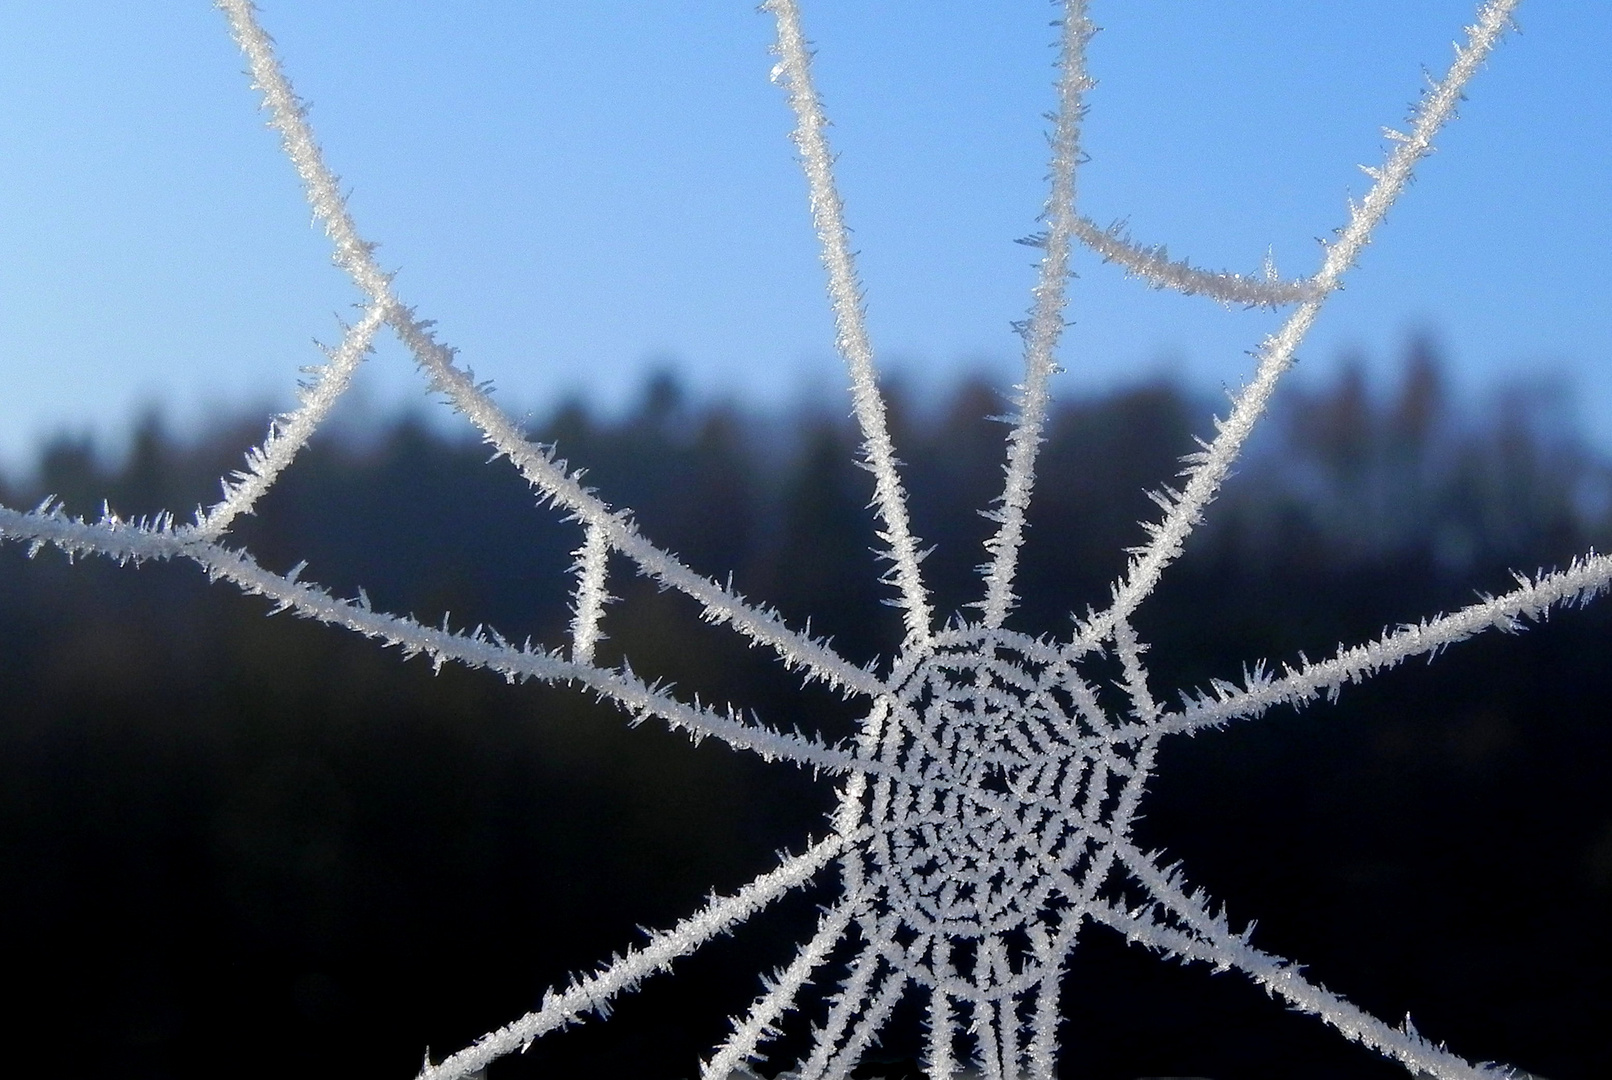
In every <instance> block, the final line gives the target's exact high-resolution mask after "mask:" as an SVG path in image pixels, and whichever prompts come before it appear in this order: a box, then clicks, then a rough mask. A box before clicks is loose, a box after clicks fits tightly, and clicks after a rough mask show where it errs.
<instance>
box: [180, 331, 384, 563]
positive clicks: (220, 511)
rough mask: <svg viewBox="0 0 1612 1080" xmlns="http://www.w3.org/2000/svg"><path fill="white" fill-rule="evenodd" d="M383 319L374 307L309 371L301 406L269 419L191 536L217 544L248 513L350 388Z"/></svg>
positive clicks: (198, 516) (201, 513)
mask: <svg viewBox="0 0 1612 1080" xmlns="http://www.w3.org/2000/svg"><path fill="white" fill-rule="evenodd" d="M385 321H386V312H385V311H384V310H383V309H381V308H380V307H377V306H375V305H371V306H369V307H367V308H365V309H364V314H363V316H362V317H361V318H360V319H359V320H358V322H356V323H354V324H353V325H352V326H350V327H348V328H347V332H346V333H344V334H343V335H342V340H341V344H340V345H338V346H337V347H336V348H335V349H333V350H332V351H331V352H330V354H329V355H330V362H329V363H327V364H325V365H323V366H322V367H320V368H318V369H317V370H316V371H315V372H313V373H312V380H311V381H310V382H309V383H308V384H307V385H306V386H304V387H302V388H301V389H300V390H299V392H298V395H297V396H298V398H299V399H300V401H301V405H300V406H299V407H298V408H297V409H295V410H294V411H292V412H290V413H288V414H286V415H285V416H277V417H275V418H274V419H273V420H271V421H269V433H268V436H267V437H266V438H264V440H263V445H262V446H260V447H253V448H252V449H251V450H248V451H247V452H246V468H245V470H244V471H241V472H237V473H235V474H234V476H232V477H231V478H230V479H229V480H227V481H225V483H224V498H223V500H222V501H220V502H218V503H215V504H214V505H213V506H210V507H208V508H207V509H206V510H205V511H201V512H198V513H197V515H196V525H195V530H196V534H197V535H198V536H200V537H202V538H203V539H207V540H217V539H218V538H219V537H221V536H223V535H224V534H225V533H226V532H228V531H229V527H230V524H231V523H232V522H233V521H234V520H235V519H236V518H237V517H239V516H240V515H242V514H249V513H251V512H252V507H253V506H254V505H256V503H257V501H258V499H260V498H262V496H263V493H264V492H265V491H268V490H269V488H270V487H271V486H273V484H274V482H275V481H276V480H278V479H279V478H280V473H281V472H283V471H284V470H285V467H286V466H287V465H290V464H291V459H292V458H294V457H296V456H297V452H298V451H299V450H301V449H302V448H303V446H304V445H306V444H307V442H308V439H309V437H310V436H312V435H313V433H314V430H315V429H316V428H317V427H318V426H319V424H320V423H321V422H322V421H323V420H324V418H325V417H326V416H328V415H329V414H330V410H331V408H333V407H334V406H335V404H336V401H337V399H339V398H340V397H341V395H342V394H343V393H345V392H346V390H347V387H348V386H350V385H351V384H352V381H353V375H354V373H356V372H357V370H358V365H359V364H360V363H362V362H363V360H364V358H365V357H366V356H368V355H369V352H370V348H371V344H372V342H373V341H374V340H375V332H376V331H377V330H379V329H380V328H381V325H382V324H383V323H385Z"/></svg>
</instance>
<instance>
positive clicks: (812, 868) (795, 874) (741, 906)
mask: <svg viewBox="0 0 1612 1080" xmlns="http://www.w3.org/2000/svg"><path fill="white" fill-rule="evenodd" d="M843 846H844V841H843V840H841V839H840V838H839V837H830V838H829V839H827V840H824V841H822V842H820V843H817V844H814V845H812V846H811V847H809V848H807V849H806V850H805V851H804V852H803V853H801V854H800V855H796V856H792V857H790V858H787V859H785V860H784V861H783V862H782V863H780V864H779V865H778V867H777V868H776V869H774V870H770V871H768V872H767V873H765V874H763V875H761V876H760V877H758V878H756V879H755V880H754V881H752V882H750V884H748V885H746V886H744V888H742V889H740V890H739V891H738V892H736V893H734V894H733V895H732V896H721V897H712V898H711V900H710V902H709V903H707V904H706V906H705V907H704V908H702V909H700V910H699V911H698V912H696V913H695V914H693V915H691V916H689V917H688V918H686V919H684V920H683V921H682V922H680V923H678V924H677V925H676V926H674V927H672V928H671V929H670V930H666V931H662V932H660V933H656V934H652V935H651V936H650V939H649V942H648V943H647V944H645V945H643V946H641V947H639V948H636V949H630V950H628V951H627V952H626V954H624V955H622V956H619V957H617V958H616V959H615V960H613V961H612V962H611V963H610V964H608V965H606V966H605V967H604V968H602V969H600V970H599V971H596V972H594V973H593V974H592V975H587V976H584V977H581V978H578V979H575V980H573V981H572V983H571V985H570V986H569V987H567V988H566V989H565V990H562V991H554V990H550V991H548V992H547V993H546V994H544V995H543V1005H542V1007H541V1008H539V1009H537V1010H536V1011H534V1012H530V1013H527V1014H526V1015H525V1016H523V1017H521V1018H520V1019H519V1020H516V1021H513V1022H512V1023H509V1024H506V1025H505V1026H504V1027H501V1028H499V1029H498V1030H497V1031H492V1032H488V1033H487V1034H486V1035H483V1036H482V1037H481V1038H480V1039H477V1040H476V1042H475V1043H473V1044H472V1045H470V1046H468V1047H466V1048H465V1049H463V1050H461V1051H459V1052H458V1053H457V1054H454V1055H453V1056H452V1057H449V1058H447V1059H446V1060H444V1061H442V1062H440V1063H438V1064H436V1065H432V1064H430V1063H429V1062H427V1064H426V1067H425V1068H424V1069H422V1070H421V1071H420V1074H419V1080H459V1078H461V1077H468V1076H470V1075H471V1074H472V1073H475V1072H476V1071H477V1070H480V1069H484V1068H486V1067H487V1066H488V1065H489V1064H491V1063H492V1062H493V1061H496V1060H497V1059H498V1058H501V1057H503V1056H504V1055H505V1054H511V1053H514V1052H516V1051H517V1050H525V1049H526V1048H527V1047H528V1046H530V1045H532V1043H533V1042H534V1041H535V1040H536V1039H538V1038H539V1037H540V1036H543V1035H546V1034H548V1033H549V1032H550V1031H553V1030H554V1029H556V1028H560V1027H566V1026H569V1025H571V1024H574V1023H577V1022H579V1021H580V1020H581V1019H582V1018H583V1015H584V1014H585V1013H590V1012H591V1013H596V1014H599V1015H603V1014H605V1013H606V1012H608V1011H609V1006H610V1001H611V999H612V998H614V997H616V995H618V994H621V993H623V992H626V991H631V990H633V989H636V988H637V986H638V984H639V983H641V982H643V980H644V979H645V978H647V977H649V976H650V975H653V974H655V973H657V972H661V971H667V970H669V969H670V968H671V966H672V962H673V961H675V960H678V959H681V958H682V957H685V956H688V955H689V954H691V953H693V952H694V951H695V950H697V949H699V948H700V946H702V945H704V944H705V943H706V942H708V941H710V940H711V939H712V938H714V937H716V936H718V935H719V934H727V933H731V932H732V931H733V930H734V929H735V928H736V927H738V926H739V925H740V924H741V923H744V922H745V921H746V920H748V919H749V918H750V917H751V916H753V915H755V914H756V913H757V912H758V911H760V910H761V909H762V908H764V907H766V906H767V905H768V904H771V903H772V902H773V901H774V900H777V899H778V898H779V897H781V896H783V895H784V894H785V893H788V892H790V891H792V890H794V889H798V888H801V887H802V886H804V885H806V884H807V883H809V882H810V881H811V880H812V878H813V876H814V875H815V874H816V873H817V872H818V871H819V870H821V869H823V867H824V866H826V865H828V863H829V861H830V860H831V859H833V858H834V856H835V855H837V854H838V853H839V851H840V850H841V848H842V847H843Z"/></svg>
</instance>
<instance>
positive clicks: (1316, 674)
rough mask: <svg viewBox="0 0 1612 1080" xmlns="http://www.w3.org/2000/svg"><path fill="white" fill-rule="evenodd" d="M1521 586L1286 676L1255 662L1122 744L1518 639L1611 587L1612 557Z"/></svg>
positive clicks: (1581, 562) (1135, 730) (1131, 732)
mask: <svg viewBox="0 0 1612 1080" xmlns="http://www.w3.org/2000/svg"><path fill="white" fill-rule="evenodd" d="M1517 581H1518V585H1519V587H1518V588H1516V589H1513V590H1512V591H1511V592H1508V593H1506V594H1505V595H1503V596H1497V597H1492V598H1486V599H1484V600H1482V601H1480V602H1478V603H1476V604H1470V605H1468V606H1467V607H1464V608H1462V609H1461V610H1460V611H1456V612H1452V613H1451V614H1449V615H1440V616H1438V617H1436V618H1432V619H1424V620H1422V621H1421V622H1417V623H1411V624H1407V625H1405V626H1401V627H1400V628H1399V629H1397V630H1395V631H1393V632H1392V633H1388V634H1384V635H1383V636H1382V637H1380V638H1378V639H1377V640H1376V641H1372V642H1368V643H1366V644H1364V645H1355V646H1353V647H1351V648H1348V649H1340V650H1339V651H1338V652H1337V653H1336V654H1335V655H1334V656H1332V657H1331V658H1330V659H1327V660H1321V661H1317V662H1314V663H1311V662H1308V661H1305V662H1302V663H1300V665H1299V666H1298V667H1297V668H1288V669H1286V671H1285V672H1284V673H1283V674H1282V675H1281V676H1280V677H1274V676H1271V675H1269V674H1267V672H1266V669H1265V667H1264V665H1260V664H1256V665H1254V666H1253V668H1252V669H1251V670H1250V671H1248V672H1247V674H1246V675H1245V677H1244V685H1243V686H1241V687H1238V686H1233V685H1231V684H1230V683H1225V682H1216V683H1215V684H1214V686H1213V688H1212V690H1211V692H1210V693H1209V694H1201V695H1199V696H1197V697H1195V698H1190V699H1188V700H1187V702H1186V704H1185V705H1184V706H1183V707H1182V708H1181V710H1180V711H1179V712H1167V713H1165V714H1163V715H1162V716H1160V717H1159V718H1158V719H1157V720H1156V721H1154V722H1153V723H1151V724H1145V725H1144V724H1138V725H1133V726H1130V727H1126V728H1121V729H1120V730H1119V731H1117V732H1116V733H1115V737H1116V738H1126V737H1141V736H1142V735H1144V734H1146V735H1149V736H1157V735H1160V734H1168V733H1171V732H1179V731H1186V732H1192V731H1198V730H1201V729H1203V728H1206V727H1215V726H1218V725H1220V724H1224V723H1226V722H1228V721H1231V720H1241V719H1252V718H1254V717H1256V716H1259V715H1261V714H1263V713H1264V712H1266V711H1268V710H1269V709H1271V708H1274V707H1275V706H1277V705H1293V706H1295V707H1303V706H1304V705H1306V704H1308V703H1309V702H1311V701H1314V700H1315V699H1316V698H1318V697H1321V696H1322V695H1325V696H1326V697H1327V698H1329V699H1332V698H1336V697H1337V695H1338V693H1339V691H1340V690H1341V689H1342V688H1343V687H1344V686H1345V685H1346V684H1349V683H1358V682H1363V681H1364V680H1365V679H1367V678H1368V677H1370V676H1371V675H1373V674H1375V673H1376V672H1379V671H1382V670H1384V669H1385V668H1391V667H1394V666H1396V665H1398V664H1401V663H1403V662H1405V661H1406V660H1409V659H1410V658H1411V657H1413V656H1423V655H1426V654H1429V653H1436V652H1438V651H1439V650H1441V649H1444V648H1446V647H1447V646H1450V645H1454V644H1456V643H1457V642H1461V641H1465V640H1466V639H1467V638H1469V637H1472V636H1473V635H1475V634H1481V633H1483V632H1484V631H1485V630H1501V631H1504V632H1507V633H1514V632H1516V631H1518V630H1521V629H1524V628H1526V626H1527V625H1528V623H1529V622H1537V621H1539V620H1542V619H1544V618H1546V617H1547V616H1548V615H1549V613H1550V609H1551V608H1553V607H1560V606H1566V605H1570V604H1578V605H1580V606H1582V605H1583V604H1585V603H1587V602H1589V600H1590V599H1592V598H1593V597H1595V596H1597V595H1599V594H1601V593H1604V592H1606V591H1607V589H1608V588H1609V587H1612V556H1608V555H1597V554H1595V553H1594V552H1590V553H1589V554H1587V555H1585V556H1584V557H1582V558H1579V559H1575V560H1573V563H1572V564H1571V565H1570V566H1569V567H1568V568H1567V569H1566V570H1557V571H1553V572H1552V573H1548V574H1539V575H1538V576H1536V577H1533V578H1528V577H1525V576H1523V575H1520V574H1519V575H1517Z"/></svg>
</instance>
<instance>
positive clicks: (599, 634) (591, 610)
mask: <svg viewBox="0 0 1612 1080" xmlns="http://www.w3.org/2000/svg"><path fill="white" fill-rule="evenodd" d="M571 554H573V555H575V556H576V560H577V561H576V575H577V586H576V593H575V596H574V597H573V599H572V605H571V611H572V616H573V617H572V619H571V659H573V660H575V661H576V662H577V663H579V664H591V663H593V647H594V646H595V645H596V644H598V643H599V642H600V641H601V640H603V639H604V636H605V635H604V631H603V630H601V629H600V627H599V622H600V620H602V619H603V618H604V608H605V604H607V603H609V602H610V600H611V599H612V597H611V596H610V594H609V593H607V592H606V591H605V571H606V570H608V569H609V565H610V542H609V541H608V540H607V539H606V538H605V533H604V530H603V529H601V528H599V527H598V526H597V525H589V526H588V527H587V529H586V530H584V533H583V538H582V546H581V547H580V548H578V549H577V550H576V551H573V552H572V553H571Z"/></svg>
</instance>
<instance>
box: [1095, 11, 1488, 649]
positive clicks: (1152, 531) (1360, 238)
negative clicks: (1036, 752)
mask: <svg viewBox="0 0 1612 1080" xmlns="http://www.w3.org/2000/svg"><path fill="white" fill-rule="evenodd" d="M1517 2H1518V0H1489V2H1488V3H1485V4H1484V5H1483V6H1482V7H1481V8H1479V9H1478V18H1477V22H1476V23H1475V24H1474V25H1472V26H1470V27H1468V28H1467V40H1466V44H1465V45H1464V46H1462V45H1457V46H1456V47H1455V62H1454V63H1453V64H1451V65H1450V69H1449V71H1448V72H1447V73H1446V74H1445V76H1444V78H1443V79H1442V80H1440V81H1439V82H1438V83H1437V84H1436V85H1435V86H1433V87H1432V88H1431V89H1429V90H1428V91H1427V93H1426V95H1425V96H1424V97H1423V98H1422V100H1421V102H1420V103H1419V104H1418V105H1417V107H1416V110H1415V113H1414V115H1413V117H1412V123H1411V130H1410V133H1409V134H1403V133H1400V132H1391V133H1390V134H1389V138H1390V141H1392V142H1393V144H1394V146H1393V149H1392V150H1390V151H1389V153H1388V157H1387V160H1386V161H1385V162H1384V164H1383V166H1382V168H1380V169H1367V170H1366V172H1367V175H1369V176H1370V177H1371V178H1372V181H1373V183H1372V187H1371V190H1370V191H1369V192H1367V194H1366V197H1365V199H1364V200H1363V201H1362V202H1361V203H1360V204H1359V205H1357V206H1352V207H1351V210H1350V215H1349V221H1348V223H1347V224H1346V225H1345V226H1344V227H1343V228H1342V229H1341V230H1340V231H1339V233H1338V238H1337V240H1336V241H1335V242H1333V243H1331V244H1329V245H1327V248H1326V257H1325V258H1324V259H1323V260H1322V263H1321V269H1320V271H1319V272H1318V273H1317V274H1316V275H1315V277H1314V279H1313V281H1314V283H1315V288H1316V293H1315V295H1314V296H1312V297H1310V298H1309V299H1307V300H1305V301H1304V302H1303V303H1302V304H1300V305H1299V307H1298V309H1297V310H1296V311H1294V313H1293V314H1292V315H1291V316H1290V317H1289V318H1288V320H1287V322H1286V323H1285V324H1284V325H1283V326H1282V328H1281V329H1280V330H1278V331H1277V332H1276V333H1275V334H1274V335H1272V336H1271V337H1269V338H1267V339H1266V340H1265V342H1264V344H1263V345H1261V346H1260V350H1259V366H1258V369H1257V371H1256V373H1255V375H1254V379H1253V381H1252V382H1250V383H1249V384H1248V385H1247V386H1245V387H1244V388H1243V390H1242V391H1241V392H1240V393H1239V394H1238V395H1237V396H1236V398H1235V401H1234V403H1233V406H1232V410H1231V413H1230V414H1229V415H1228V416H1227V417H1226V418H1225V419H1224V420H1219V419H1217V420H1216V421H1215V427H1216V435H1215V438H1214V441H1213V442H1211V443H1210V444H1209V445H1208V446H1206V447H1205V448H1204V450H1203V452H1202V453H1200V454H1194V455H1193V456H1192V457H1191V458H1190V459H1188V460H1189V466H1188V469H1187V471H1186V473H1185V474H1184V475H1185V477H1186V484H1185V486H1184V487H1183V488H1182V490H1180V491H1174V490H1170V489H1165V491H1164V492H1163V493H1162V494H1161V495H1159V496H1157V501H1159V502H1160V503H1162V504H1163V505H1164V506H1165V507H1166V510H1165V514H1164V518H1163V520H1162V521H1159V522H1158V523H1156V524H1154V523H1148V524H1147V525H1146V526H1145V527H1146V529H1147V532H1148V543H1147V545H1146V546H1145V547H1143V548H1141V549H1139V550H1138V551H1137V552H1135V553H1134V554H1133V555H1132V557H1131V560H1130V563H1129V565H1128V566H1127V568H1126V571H1125V575H1124V577H1123V578H1122V579H1121V580H1120V581H1118V582H1116V583H1115V586H1114V597H1113V602H1112V603H1111V604H1110V605H1109V607H1108V609H1107V610H1106V611H1104V612H1102V613H1101V614H1098V615H1095V616H1093V617H1092V618H1091V619H1090V620H1089V621H1087V622H1084V623H1082V624H1081V625H1080V626H1079V627H1078V628H1077V632H1076V635H1075V639H1074V641H1073V642H1072V643H1071V649H1072V651H1074V652H1077V653H1083V652H1085V651H1087V650H1089V649H1090V648H1092V647H1093V646H1094V645H1096V644H1097V643H1098V642H1100V641H1102V640H1103V639H1105V638H1106V637H1107V636H1108V635H1109V633H1110V632H1111V631H1112V630H1113V627H1114V623H1115V621H1116V620H1118V619H1122V618H1124V617H1126V616H1127V615H1129V614H1130V613H1131V612H1132V611H1134V610H1135V609H1136V607H1137V605H1139V604H1140V603H1141V602H1142V601H1143V599H1145V598H1146V597H1147V595H1148V594H1149V593H1151V592H1152V591H1153V587H1154V586H1155V585H1157V584H1158V581H1159V578H1160V576H1161V575H1162V574H1163V573H1164V570H1165V568H1166V567H1167V566H1169V565H1170V563H1172V562H1174V561H1175V559H1176V558H1177V557H1178V556H1179V555H1180V554H1181V551H1182V548H1183V546H1184V545H1185V543H1186V539H1187V536H1188V535H1189V534H1190V533H1191V532H1192V531H1193V530H1194V529H1195V528H1197V526H1198V523H1199V522H1200V521H1201V520H1202V518H1203V510H1204V507H1205V506H1207V505H1208V504H1209V502H1210V500H1212V499H1213V498H1214V497H1215V494H1216V493H1217V492H1218V491H1219V490H1220V485H1221V483H1222V482H1223V481H1224V480H1225V478H1226V475H1227V474H1228V473H1229V472H1230V471H1231V466H1232V463H1233V462H1234V461H1235V460H1236V459H1237V455H1238V454H1239V453H1240V452H1241V450H1242V446H1243V443H1244V442H1245V441H1246V440H1247V438H1248V436H1249V434H1250V433H1251V432H1252V431H1253V429H1254V425H1255V423H1256V422H1257V421H1258V420H1259V418H1260V416H1261V415H1262V414H1263V413H1264V411H1265V407H1266V405H1267V404H1268V403H1269V402H1270V397H1271V393H1272V392H1273V391H1274V390H1275V388H1276V383H1277V380H1278V379H1280V378H1281V376H1282V375H1284V374H1285V373H1286V372H1287V370H1288V369H1289V368H1290V367H1292V366H1293V359H1294V354H1295V353H1296V352H1297V350H1298V347H1299V344H1300V342H1302V341H1303V340H1304V337H1305V335H1306V334H1307V333H1308V332H1309V330H1310V327H1311V326H1312V325H1313V324H1314V323H1315V318H1316V316H1317V315H1318V314H1319V313H1320V311H1321V307H1322V305H1323V303H1324V302H1325V301H1326V298H1327V297H1328V296H1329V295H1331V293H1332V292H1333V290H1334V289H1336V288H1337V286H1338V283H1339V282H1340V281H1341V280H1342V278H1343V275H1344V273H1345V272H1346V271H1347V270H1348V269H1349V268H1350V267H1351V266H1353V265H1354V262H1355V260H1356V259H1357V258H1358V257H1359V255H1360V252H1361V251H1362V249H1364V248H1365V246H1366V245H1367V244H1368V243H1370V241H1371V234H1372V231H1373V230H1374V229H1375V228H1376V227H1377V225H1378V224H1379V223H1380V222H1381V221H1382V219H1383V217H1384V216H1385V215H1386V214H1387V213H1388V208H1389V207H1390V206H1392V205H1393V203H1394V200H1395V199H1397V198H1398V197H1399V194H1400V192H1402V191H1403V190H1404V189H1405V186H1406V185H1407V184H1408V183H1409V182H1410V179H1411V173H1412V171H1413V170H1414V169H1415V167H1416V162H1417V161H1419V160H1420V159H1421V158H1423V157H1425V156H1426V155H1427V154H1429V153H1431V152H1432V150H1433V136H1434V135H1435V134H1437V132H1438V130H1439V129H1440V128H1441V127H1442V126H1443V125H1444V124H1445V123H1446V122H1447V121H1448V120H1450V119H1451V118H1452V117H1453V116H1454V115H1455V107H1456V105H1457V103H1458V102H1459V101H1460V100H1461V95H1462V90H1463V89H1464V88H1465V86H1466V84H1467V82H1468V81H1469V80H1470V79H1471V78H1472V76H1473V75H1475V74H1476V73H1477V71H1478V69H1479V68H1480V67H1481V66H1482V64H1483V61H1484V59H1485V58H1487V57H1488V55H1489V53H1490V52H1491V51H1492V50H1493V49H1494V47H1495V45H1496V44H1497V43H1498V42H1499V40H1500V36H1501V34H1502V33H1503V32H1504V31H1505V29H1506V26H1507V25H1508V24H1509V22H1510V19H1511V13H1512V11H1513V10H1514V9H1515V8H1516V6H1517Z"/></svg>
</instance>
